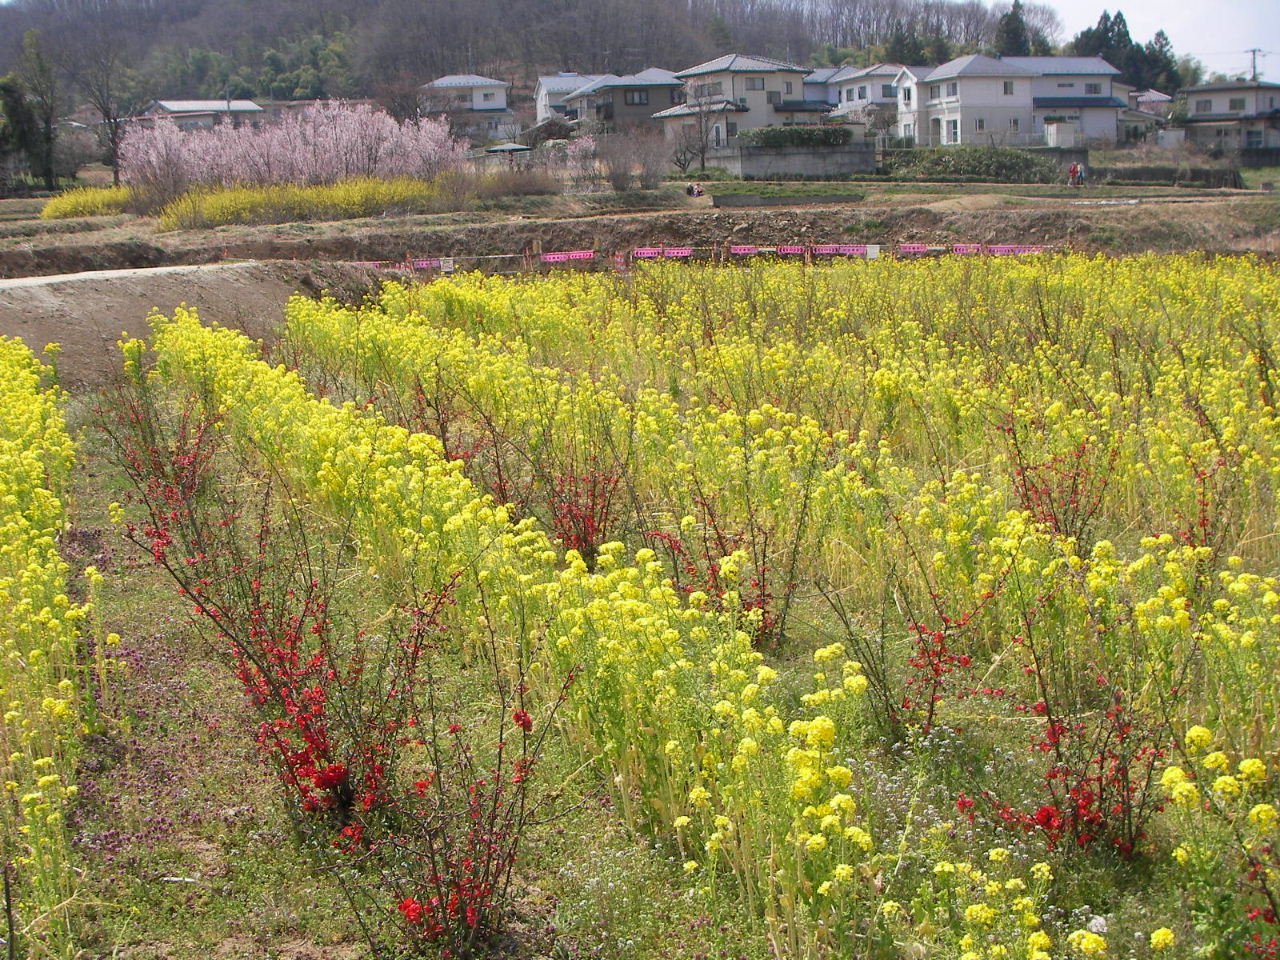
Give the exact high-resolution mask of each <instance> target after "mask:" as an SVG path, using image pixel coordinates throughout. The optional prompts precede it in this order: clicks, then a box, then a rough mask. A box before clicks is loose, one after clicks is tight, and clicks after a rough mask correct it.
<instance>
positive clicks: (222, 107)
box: [151, 100, 262, 113]
mask: <svg viewBox="0 0 1280 960" xmlns="http://www.w3.org/2000/svg"><path fill="white" fill-rule="evenodd" d="M151 106H152V107H157V108H159V109H161V110H164V111H165V112H166V113H259V112H261V111H262V108H261V107H260V106H258V105H257V104H256V103H254V102H253V101H252V100H155V101H153V102H152V104H151Z"/></svg>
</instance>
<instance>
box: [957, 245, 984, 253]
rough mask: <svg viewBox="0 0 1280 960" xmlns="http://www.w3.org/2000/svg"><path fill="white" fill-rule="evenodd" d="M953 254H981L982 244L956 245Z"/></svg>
mask: <svg viewBox="0 0 1280 960" xmlns="http://www.w3.org/2000/svg"><path fill="white" fill-rule="evenodd" d="M951 252H952V253H981V252H982V244H980V243H956V244H952V246H951Z"/></svg>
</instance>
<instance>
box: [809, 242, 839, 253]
mask: <svg viewBox="0 0 1280 960" xmlns="http://www.w3.org/2000/svg"><path fill="white" fill-rule="evenodd" d="M813 252H814V253H839V252H840V245H839V244H835V243H824V244H820V245H819V246H816V247H814V248H813Z"/></svg>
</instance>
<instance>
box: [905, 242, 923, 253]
mask: <svg viewBox="0 0 1280 960" xmlns="http://www.w3.org/2000/svg"><path fill="white" fill-rule="evenodd" d="M898 252H899V253H928V252H929V247H928V245H927V244H923V243H900V244H898Z"/></svg>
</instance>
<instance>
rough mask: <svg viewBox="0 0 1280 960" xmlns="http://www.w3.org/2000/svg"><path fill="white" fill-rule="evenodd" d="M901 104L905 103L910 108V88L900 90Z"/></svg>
mask: <svg viewBox="0 0 1280 960" xmlns="http://www.w3.org/2000/svg"><path fill="white" fill-rule="evenodd" d="M902 102H903V103H905V104H906V105H907V106H911V88H910V87H903V88H902Z"/></svg>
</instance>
